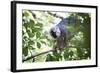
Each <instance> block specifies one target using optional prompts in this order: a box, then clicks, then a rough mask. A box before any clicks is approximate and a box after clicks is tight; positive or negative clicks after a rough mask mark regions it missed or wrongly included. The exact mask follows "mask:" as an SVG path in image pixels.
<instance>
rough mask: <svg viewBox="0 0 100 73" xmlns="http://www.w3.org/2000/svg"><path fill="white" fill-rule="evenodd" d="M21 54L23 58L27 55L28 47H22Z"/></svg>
mask: <svg viewBox="0 0 100 73" xmlns="http://www.w3.org/2000/svg"><path fill="white" fill-rule="evenodd" d="M23 54H24V55H25V56H27V55H28V47H24V48H23Z"/></svg>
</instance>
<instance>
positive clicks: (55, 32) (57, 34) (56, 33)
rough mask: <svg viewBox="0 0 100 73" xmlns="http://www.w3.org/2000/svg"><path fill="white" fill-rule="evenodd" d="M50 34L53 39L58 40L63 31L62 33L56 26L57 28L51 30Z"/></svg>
mask: <svg viewBox="0 0 100 73" xmlns="http://www.w3.org/2000/svg"><path fill="white" fill-rule="evenodd" d="M50 34H51V36H52V37H53V38H58V37H60V35H61V31H60V29H59V27H57V26H55V27H53V28H51V31H50Z"/></svg>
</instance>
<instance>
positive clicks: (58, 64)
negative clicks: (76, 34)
mask: <svg viewBox="0 0 100 73" xmlns="http://www.w3.org/2000/svg"><path fill="white" fill-rule="evenodd" d="M22 9H29V10H49V11H66V12H83V13H91V60H81V61H66V62H46V63H30V64H29V63H22ZM95 12H96V10H95V9H94V8H81V7H67V6H66V7H61V6H45V5H28V4H17V12H16V14H17V15H16V16H17V25H16V26H17V47H16V49H17V50H16V54H17V56H16V57H17V60H16V61H17V70H22V69H38V68H52V67H72V66H86V65H95V63H96V62H95V61H96V60H95V59H96V58H95V57H96V55H95V53H96V45H95V43H96V40H95V38H96V36H95V32H96V20H95V19H96V18H95V17H96V15H95V14H96V13H95Z"/></svg>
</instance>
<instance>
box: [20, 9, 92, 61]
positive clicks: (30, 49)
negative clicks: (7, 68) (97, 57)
mask: <svg viewBox="0 0 100 73" xmlns="http://www.w3.org/2000/svg"><path fill="white" fill-rule="evenodd" d="M51 13H52V14H50V13H49V12H48V11H31V10H23V13H22V14H23V16H22V18H23V20H22V22H23V24H22V55H23V56H22V58H23V59H25V58H27V57H29V56H32V55H37V54H39V53H42V52H45V51H48V50H52V49H54V48H53V46H54V45H55V41H54V39H53V38H52V37H51V36H50V35H49V34H48V32H46V31H48V30H49V29H50V27H51V26H52V25H54V24H57V23H58V22H56V20H57V19H59V20H60V18H59V17H56V16H54V15H53V14H55V13H58V14H61V13H63V14H64V15H65V16H66V17H67V16H74V17H76V18H78V21H76V23H75V24H69V26H68V27H67V28H68V30H69V31H70V32H71V34H74V35H73V37H71V38H70V39H69V40H67V44H66V45H67V46H66V47H65V48H64V50H63V51H62V52H60V51H59V50H57V51H56V52H55V51H53V52H48V53H45V54H42V55H38V56H36V57H33V58H31V59H30V60H27V61H25V62H29V63H32V62H47V61H68V60H84V59H86V60H87V59H90V58H91V47H90V46H91V44H90V43H91V36H90V35H91V28H90V27H91V25H90V23H91V21H90V20H91V17H90V14H88V13H74V12H69V13H68V12H51Z"/></svg>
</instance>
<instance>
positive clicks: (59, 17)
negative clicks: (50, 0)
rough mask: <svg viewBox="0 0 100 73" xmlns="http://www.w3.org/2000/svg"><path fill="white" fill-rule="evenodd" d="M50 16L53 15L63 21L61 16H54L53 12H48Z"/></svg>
mask: <svg viewBox="0 0 100 73" xmlns="http://www.w3.org/2000/svg"><path fill="white" fill-rule="evenodd" d="M48 14H50V15H52V16H54V17H57V18H60V19H63V17H62V16H59V15H57V14H53V13H51V12H49V11H48Z"/></svg>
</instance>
